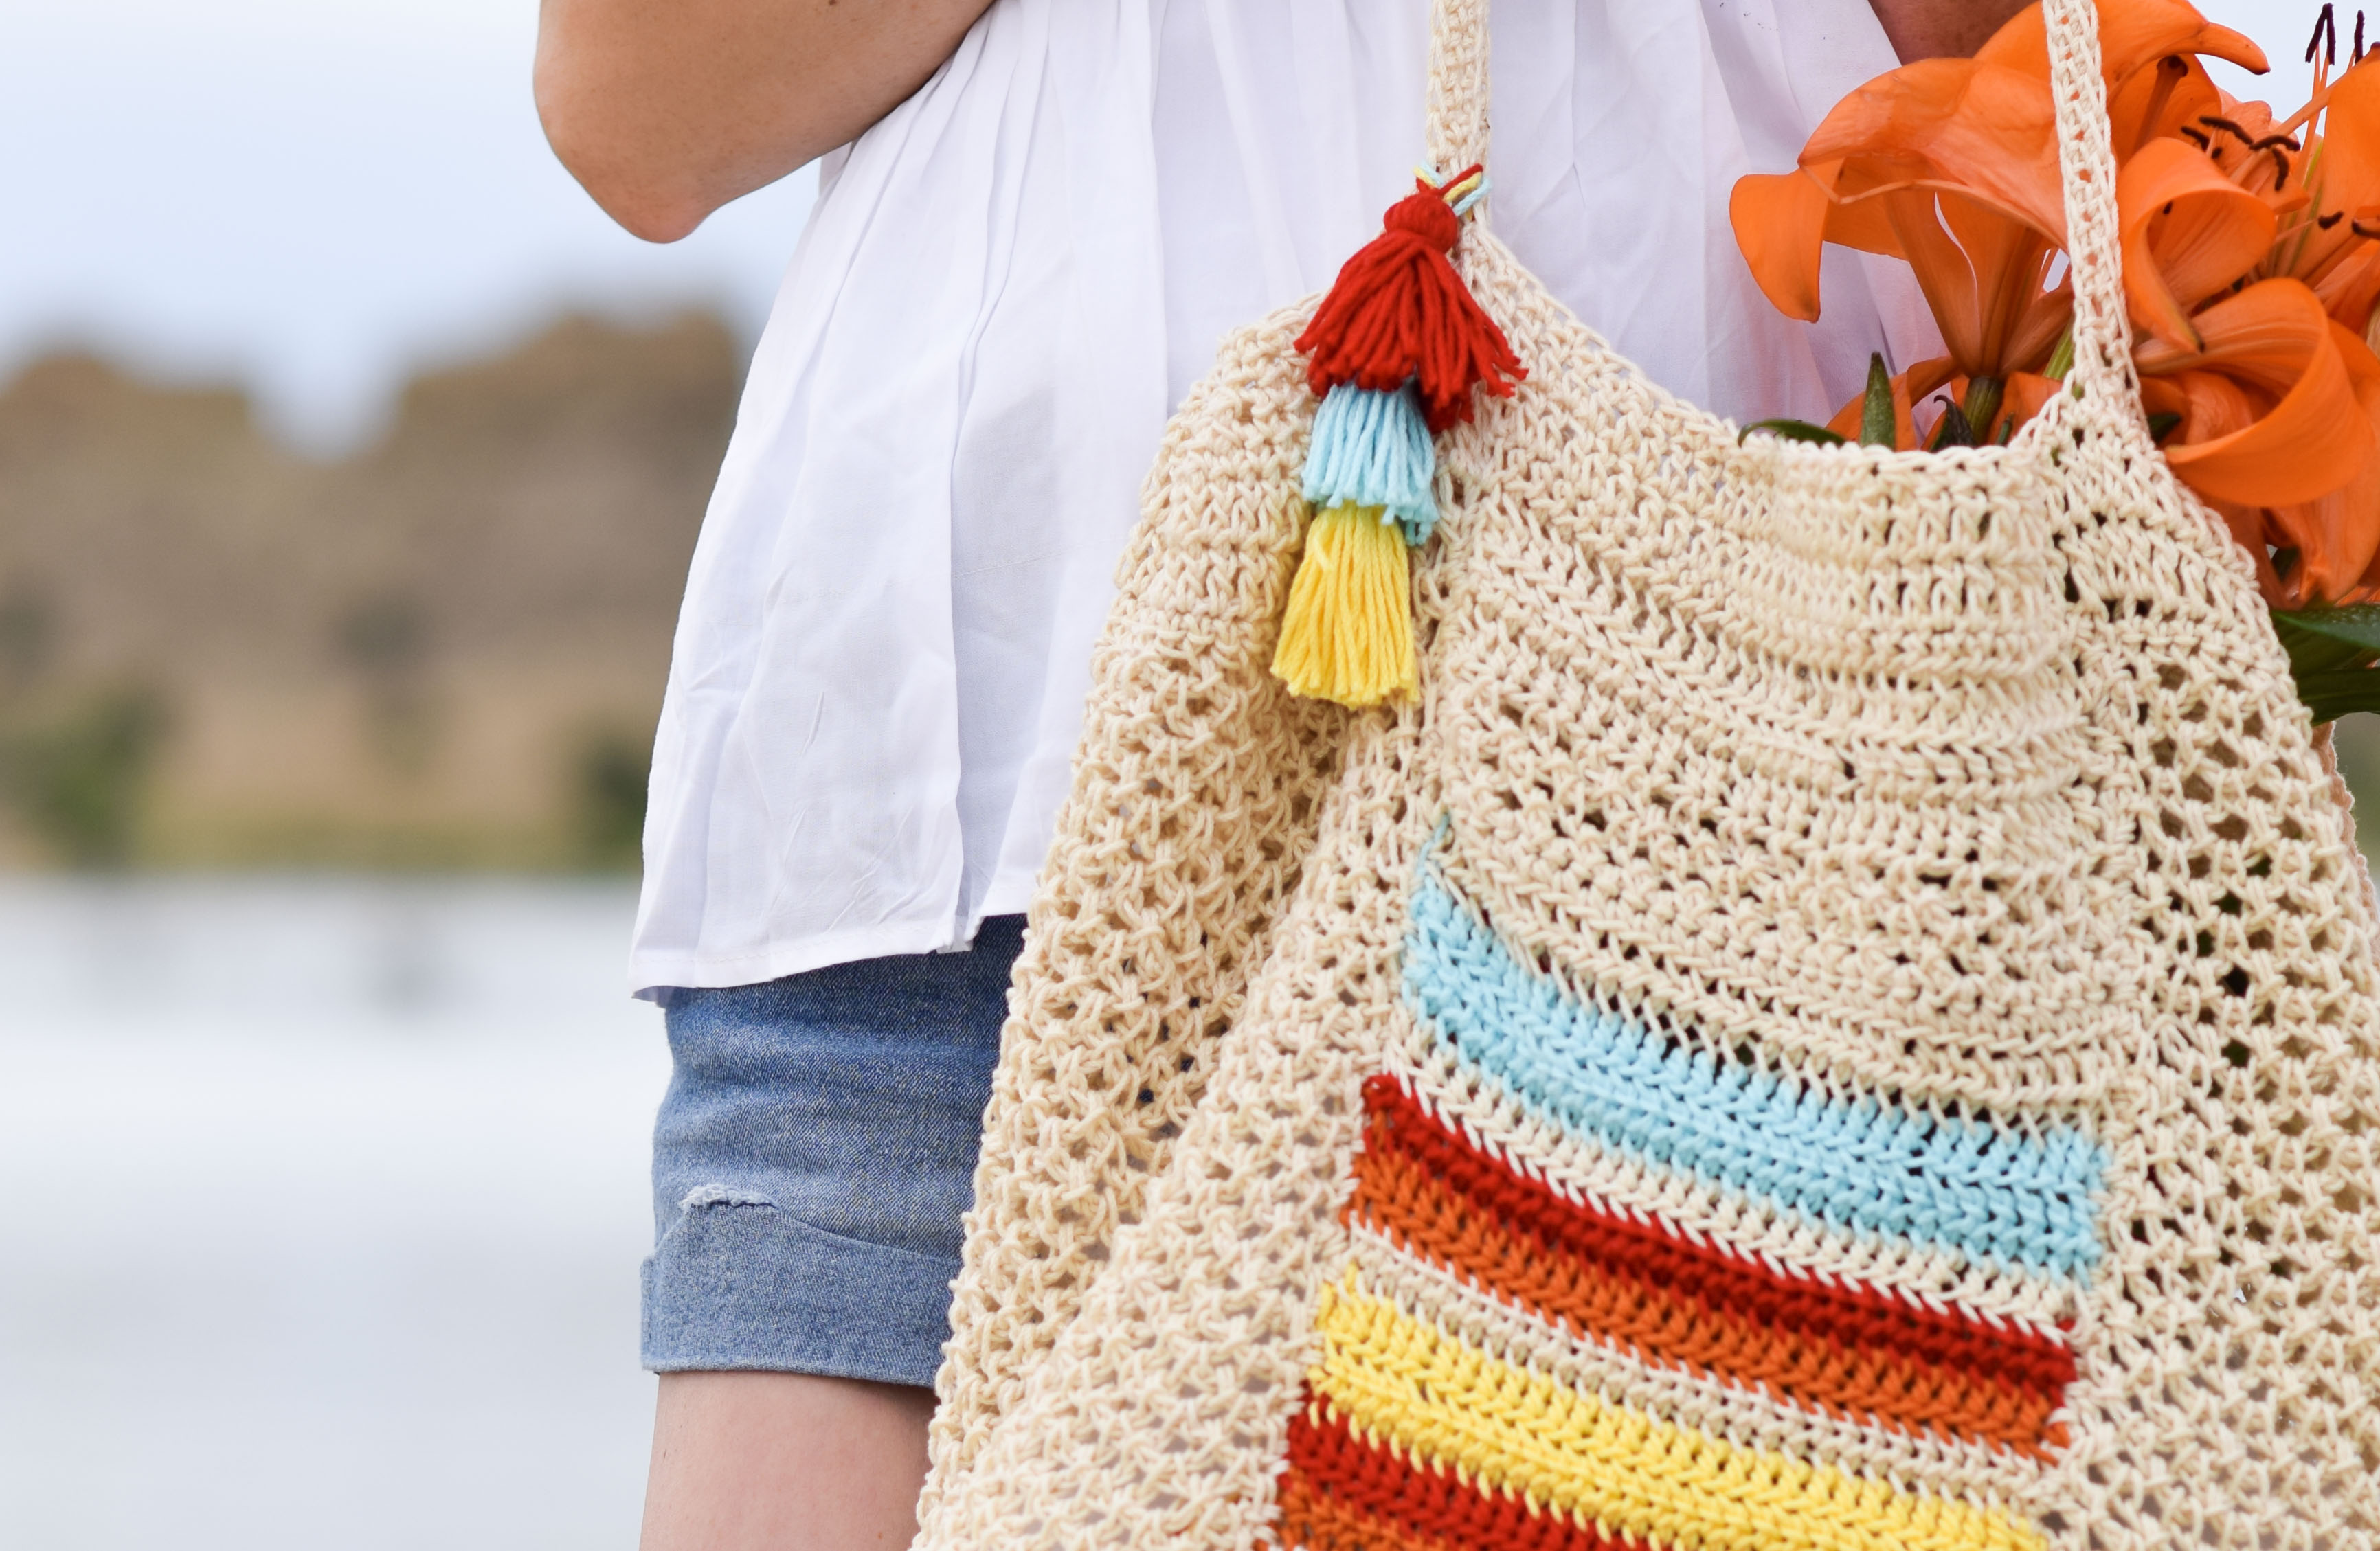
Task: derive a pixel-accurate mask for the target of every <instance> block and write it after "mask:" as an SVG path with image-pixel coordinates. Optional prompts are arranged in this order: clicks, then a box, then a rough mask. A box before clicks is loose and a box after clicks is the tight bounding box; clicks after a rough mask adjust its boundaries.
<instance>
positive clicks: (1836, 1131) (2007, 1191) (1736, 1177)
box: [1404, 867, 2107, 1276]
mask: <svg viewBox="0 0 2380 1551" xmlns="http://www.w3.org/2000/svg"><path fill="white" fill-rule="evenodd" d="M1404 989H1405V998H1406V1000H1407V1002H1408V1003H1409V1005H1411V1007H1412V1008H1413V1010H1414V1011H1415V1013H1416V1014H1418V1015H1419V1016H1420V1017H1422V1018H1423V1019H1425V1020H1427V1022H1428V1023H1429V1024H1431V1025H1433V1026H1434V1027H1435V1029H1436V1031H1437V1032H1438V1034H1439V1036H1440V1037H1441V1038H1443V1039H1446V1040H1448V1041H1449V1042H1451V1045H1452V1046H1453V1048H1454V1050H1455V1052H1456V1054H1457V1055H1458V1057H1459V1058H1460V1059H1461V1060H1462V1061H1463V1064H1464V1065H1466V1066H1468V1067H1470V1068H1472V1069H1473V1070H1474V1071H1475V1072H1476V1073H1477V1074H1478V1075H1480V1076H1482V1077H1484V1078H1486V1079H1487V1080H1488V1081H1489V1082H1490V1083H1492V1084H1495V1085H1496V1086H1498V1087H1500V1088H1502V1089H1503V1090H1504V1091H1505V1092H1506V1093H1508V1094H1509V1095H1511V1096H1512V1097H1513V1098H1514V1099H1516V1100H1518V1101H1519V1102H1520V1103H1521V1104H1522V1105H1523V1106H1524V1108H1525V1109H1529V1110H1530V1111H1532V1112H1533V1113H1534V1114H1535V1115H1536V1116H1537V1117H1538V1118H1539V1119H1541V1120H1544V1121H1548V1122H1549V1123H1551V1124H1552V1125H1554V1126H1556V1127H1558V1128H1559V1129H1560V1130H1561V1131H1563V1132H1566V1133H1569V1134H1571V1135H1572V1136H1573V1137H1576V1138H1578V1139H1579V1140H1581V1141H1585V1142H1590V1143H1593V1144H1597V1145H1600V1146H1602V1147H1604V1148H1607V1149H1609V1150H1611V1151H1614V1152H1617V1153H1619V1154H1621V1155H1622V1156H1624V1157H1631V1158H1634V1159H1638V1160H1641V1161H1643V1162H1646V1163H1650V1164H1653V1165H1656V1166H1658V1167H1660V1168H1663V1169H1670V1170H1674V1171H1677V1172H1680V1173H1683V1174H1687V1175H1690V1176H1692V1177H1693V1178H1694V1180H1696V1181H1699V1182H1700V1183H1701V1184H1702V1185H1704V1186H1706V1187H1707V1188H1713V1189H1718V1190H1724V1191H1729V1192H1733V1193H1740V1194H1743V1195H1744V1196H1746V1197H1750V1198H1753V1199H1754V1200H1755V1202H1757V1203H1762V1204H1770V1205H1773V1206H1775V1207H1777V1208H1779V1209H1781V1210H1783V1211H1784V1212H1786V1213H1788V1214H1790V1215H1791V1216H1793V1217H1796V1218H1801V1219H1803V1220H1804V1221H1808V1222H1814V1223H1817V1224H1822V1225H1824V1226H1825V1227H1827V1228H1828V1229H1832V1230H1838V1231H1842V1232H1847V1233H1850V1234H1852V1235H1853V1236H1855V1237H1868V1236H1872V1235H1889V1236H1895V1237H1899V1238H1904V1239H1909V1240H1915V1241H1920V1242H1927V1243H1932V1244H1937V1245H1942V1246H1945V1247H1948V1248H1950V1249H1954V1250H1958V1251H1961V1252H1963V1253H1964V1254H1967V1255H1968V1256H1970V1257H1971V1258H1973V1259H1977V1260H1983V1261H1994V1262H1998V1263H2001V1264H2004V1265H2015V1266H2035V1267H2040V1268H2044V1269H2047V1270H2051V1271H2055V1272H2058V1273H2059V1274H2061V1275H2066V1276H2076V1275H2079V1274H2081V1273H2083V1272H2086V1271H2088V1270H2089V1269H2090V1267H2091V1266H2093V1265H2094V1264H2095V1263H2096V1262H2097V1260H2098V1259H2099V1255H2100V1244H2099V1238H2098V1233H2097V1231H2096V1218H2097V1215H2098V1209H2097V1205H2096V1202H2095V1196H2096V1194H2097V1193H2098V1191H2099V1187H2100V1181H2101V1179H2102V1177H2103V1175H2104V1174H2105V1173H2106V1170H2107V1155H2106V1153H2105V1151H2104V1150H2103V1149H2102V1148H2101V1147H2100V1146H2099V1145H2098V1144H2096V1143H2095V1142H2094V1141H2092V1140H2091V1138H2090V1137H2089V1136H2087V1135H2086V1134H2084V1133H2083V1132H2081V1131H2079V1130H2076V1129H2074V1128H2072V1127H2070V1126H2063V1125H2061V1126H2056V1127H2052V1128H2048V1129H2046V1132H2045V1133H2044V1134H2042V1135H2040V1136H2038V1137H2033V1136H2027V1135H2024V1134H2022V1133H2018V1132H2015V1131H2009V1130H2003V1129H2001V1128H1999V1127H1998V1126H1995V1125H1993V1124H1991V1123H1989V1122H1988V1121H1983V1120H1978V1119H1964V1118H1962V1119H1956V1120H1950V1119H1944V1118H1941V1117H1938V1116H1933V1115H1927V1114H1925V1113H1922V1112H1918V1111H1914V1110H1911V1109H1904V1108H1902V1107H1900V1105H1897V1104H1893V1103H1888V1102H1885V1101H1882V1100H1879V1099H1876V1098H1875V1097H1866V1096H1863V1097H1859V1098H1857V1099H1855V1100H1846V1099H1842V1098H1837V1097H1829V1096H1828V1095H1827V1094H1825V1093H1824V1092H1822V1091H1820V1090H1819V1089H1817V1088H1815V1087H1809V1086H1805V1085H1803V1084H1801V1083H1800V1082H1798V1081H1796V1080H1795V1079H1793V1078H1791V1077H1790V1076H1780V1075H1779V1074H1777V1073H1775V1072H1767V1071H1764V1070H1762V1069H1760V1068H1758V1067H1755V1066H1751V1065H1747V1064H1745V1063H1743V1062H1739V1061H1731V1060H1730V1061H1720V1060H1718V1059H1716V1058H1715V1057H1714V1056H1713V1054H1712V1053H1711V1052H1710V1051H1709V1050H1707V1049H1704V1050H1694V1049H1691V1048H1689V1047H1688V1046H1686V1045H1685V1044H1683V1043H1682V1042H1680V1041H1677V1040H1675V1039H1673V1038H1670V1037H1669V1036H1664V1035H1663V1034H1662V1033H1661V1032H1659V1031H1658V1030H1657V1029H1654V1028H1650V1027H1648V1026H1646V1025H1645V1024H1643V1023H1641V1022H1639V1021H1637V1020H1636V1019H1633V1018H1630V1017H1625V1016H1622V1015H1621V1014H1619V1013H1615V1012H1606V1011H1604V1010H1602V1009H1600V1008H1597V1007H1594V1006H1591V1005H1588V1004H1587V1003H1585V1002H1583V1001H1581V1000H1578V999H1577V998H1576V997H1574V996H1573V995H1572V994H1570V993H1569V992H1568V991H1566V990H1565V989H1563V988H1561V987H1560V986H1558V985H1557V984H1556V983H1555V982H1554V981H1553V980H1552V979H1550V978H1549V977H1548V976H1546V975H1541V974H1539V973H1538V972H1537V971H1536V969H1535V968H1534V967H1533V966H1531V965H1528V964H1525V963H1522V962H1521V961H1520V960H1518V959H1516V958H1515V957H1514V956H1513V954H1512V951H1511V950H1509V949H1508V948H1506V947H1505V946H1504V944H1503V943H1502V942H1501V941H1500V940H1499V939H1497V938H1496V936H1495V935H1494V934H1493V933H1492V932H1490V931H1488V929H1487V928H1486V927H1483V926H1481V925H1480V923H1479V922H1478V921H1477V920H1476V919H1475V917H1474V916H1473V915H1471V913H1470V912H1469V911H1468V910H1466V909H1464V908H1463V904H1462V903H1461V902H1460V901H1458V900H1457V899H1456V897H1455V896H1454V895H1453V894H1452V893H1451V892H1450V891H1449V890H1448V889H1447V887H1446V885H1445V884H1444V883H1443V882H1442V881H1440V880H1439V878H1437V877H1435V876H1434V875H1433V873H1432V872H1431V871H1430V869H1428V868H1427V867H1425V868H1424V869H1423V870H1422V873H1421V876H1420V877H1419V878H1417V879H1416V880H1415V888H1414V895H1413V903H1412V923H1411V928H1410V931H1409V934H1408V935H1407V937H1406V939H1405V946H1404Z"/></svg>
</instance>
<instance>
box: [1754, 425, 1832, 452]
mask: <svg viewBox="0 0 2380 1551" xmlns="http://www.w3.org/2000/svg"><path fill="white" fill-rule="evenodd" d="M1755 430H1765V431H1767V433H1768V434H1769V435H1771V436H1780V437H1783V438H1784V439H1785V440H1786V441H1788V442H1816V443H1817V444H1818V445H1819V446H1821V447H1840V446H1841V445H1842V444H1843V442H1845V440H1847V439H1846V438H1845V437H1843V436H1842V435H1840V433H1838V432H1835V431H1831V430H1828V429H1827V428H1826V427H1824V426H1814V425H1812V424H1811V423H1810V422H1809V421H1807V420H1755V421H1753V422H1752V423H1751V424H1750V425H1748V426H1746V427H1744V428H1743V431H1742V432H1741V433H1740V434H1738V435H1737V437H1736V441H1737V442H1739V443H1740V442H1743V440H1744V438H1745V437H1748V436H1750V435H1751V434H1752V433H1753V432H1754V431H1755Z"/></svg>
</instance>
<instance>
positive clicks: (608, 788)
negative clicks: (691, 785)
mask: <svg viewBox="0 0 2380 1551" xmlns="http://www.w3.org/2000/svg"><path fill="white" fill-rule="evenodd" d="M652 769H653V756H652V739H651V738H650V736H646V737H642V738H635V737H630V736H628V735H627V734H625V733H617V732H610V731H606V732H598V733H589V734H588V735H587V737H586V738H585V740H584V741H583V742H582V743H581V745H580V746H579V751H578V834H579V842H580V845H581V847H582V848H583V855H584V860H585V861H586V863H587V865H588V866H593V867H601V868H606V869H609V868H614V867H634V866H637V861H638V860H639V858H640V855H641V854H642V850H643V842H644V835H645V786H646V783H647V782H649V781H650V780H651V778H652Z"/></svg>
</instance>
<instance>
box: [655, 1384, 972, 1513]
mask: <svg viewBox="0 0 2380 1551" xmlns="http://www.w3.org/2000/svg"><path fill="white" fill-rule="evenodd" d="M933 1414H934V1396H933V1392H932V1391H931V1390H928V1389H917V1388H913V1387H909V1386H907V1385H899V1384H871V1383H868V1382H866V1381H864V1380H860V1379H844V1378H815V1377H812V1376H810V1375H807V1374H768V1373H676V1374H663V1375H662V1381H661V1399H660V1400H659V1402H658V1405H657V1407H656V1409H655V1411H654V1413H653V1462H652V1473H651V1476H650V1479H649V1480H648V1482H647V1484H646V1487H645V1528H644V1539H643V1543H642V1547H643V1551H746V1548H747V1547H749V1548H751V1551H761V1548H763V1547H765V1548H766V1551H897V1548H898V1547H901V1546H905V1545H908V1544H909V1542H910V1541H911V1539H913V1538H914V1537H915V1536H916V1534H917V1489H918V1488H919V1487H920V1486H922V1485H923V1484H925V1480H926V1424H927V1423H928V1422H929V1420H931V1418H932V1417H933Z"/></svg>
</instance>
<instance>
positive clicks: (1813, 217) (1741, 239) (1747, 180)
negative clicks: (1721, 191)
mask: <svg viewBox="0 0 2380 1551" xmlns="http://www.w3.org/2000/svg"><path fill="white" fill-rule="evenodd" d="M1833 203H1834V201H1833V200H1829V199H1828V198H1827V190H1826V188H1824V186H1822V185H1821V184H1820V183H1819V182H1818V180H1817V179H1816V178H1815V177H1813V176H1810V175H1809V174H1808V173H1804V172H1790V173H1753V174H1750V175H1748V176H1743V177H1740V178H1737V179H1736V180H1735V188H1733V189H1732V190H1731V191H1730V193H1729V194H1728V197H1727V218H1728V222H1729V224H1730V225H1732V226H1734V228H1735V245H1736V247H1738V248H1742V249H1743V258H1744V261H1745V262H1746V263H1748V264H1750V265H1751V266H1752V278H1753V279H1755V280H1756V281H1758V282H1759V283H1760V294H1761V295H1762V296H1765V297H1767V298H1768V300H1769V303H1770V305H1772V306H1774V307H1775V308H1776V309H1777V310H1778V311H1779V312H1782V313H1783V314H1785V316H1787V317H1788V318H1798V319H1800V320H1802V321H1803V322H1805V323H1806V322H1815V321H1816V320H1817V317H1818V261H1819V259H1820V257H1821V254H1822V252H1823V249H1824V245H1825V241H1826V235H1827V213H1828V211H1829V210H1830V209H1831V208H1832V206H1833Z"/></svg>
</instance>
